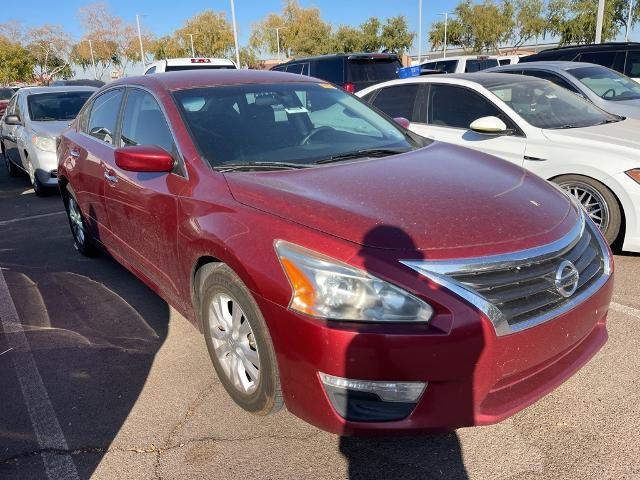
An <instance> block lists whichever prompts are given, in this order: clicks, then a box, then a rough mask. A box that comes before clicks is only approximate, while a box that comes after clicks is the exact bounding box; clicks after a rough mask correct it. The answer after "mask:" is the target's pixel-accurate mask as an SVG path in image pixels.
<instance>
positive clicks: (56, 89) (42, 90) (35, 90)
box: [18, 85, 98, 95]
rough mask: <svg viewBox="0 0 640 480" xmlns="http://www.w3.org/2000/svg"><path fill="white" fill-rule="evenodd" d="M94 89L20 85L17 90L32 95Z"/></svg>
mask: <svg viewBox="0 0 640 480" xmlns="http://www.w3.org/2000/svg"><path fill="white" fill-rule="evenodd" d="M96 90H98V89H97V88H96V87H89V86H77V85H73V86H72V85H65V86H60V87H22V88H21V89H20V90H18V91H19V92H20V93H22V92H24V93H26V94H27V95H32V94H36V93H55V92H95V91H96Z"/></svg>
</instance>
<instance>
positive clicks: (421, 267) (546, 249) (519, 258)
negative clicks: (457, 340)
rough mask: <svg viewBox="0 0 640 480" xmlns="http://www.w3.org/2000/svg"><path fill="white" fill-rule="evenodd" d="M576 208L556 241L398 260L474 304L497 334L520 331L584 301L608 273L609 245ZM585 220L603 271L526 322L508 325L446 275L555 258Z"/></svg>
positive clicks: (492, 308) (577, 236)
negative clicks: (497, 251) (505, 250)
mask: <svg viewBox="0 0 640 480" xmlns="http://www.w3.org/2000/svg"><path fill="white" fill-rule="evenodd" d="M579 211H580V214H579V215H580V217H579V220H578V222H577V223H576V225H575V226H574V227H573V228H572V229H571V231H569V233H567V234H566V235H565V236H563V237H562V238H560V239H559V240H556V241H555V242H552V243H549V244H547V245H544V246H541V247H535V248H531V249H527V250H521V251H518V252H513V253H509V254H506V255H494V256H488V257H478V258H464V259H456V260H434V261H429V260H417V261H416V260H401V261H400V263H402V264H403V265H406V266H407V267H409V268H411V269H412V270H415V271H416V272H418V273H420V274H421V275H424V276H425V277H427V278H428V279H429V280H431V281H433V282H435V283H437V284H439V285H441V286H443V287H445V288H447V289H448V290H450V291H451V292H453V293H455V294H456V295H458V296H460V297H461V298H463V299H464V300H466V301H467V302H469V303H470V304H472V305H473V306H475V307H476V308H477V309H478V310H480V311H481V312H482V313H484V314H485V315H486V316H487V318H488V319H489V320H490V321H491V323H493V326H494V328H495V331H496V335H498V336H504V335H509V334H512V333H516V332H520V331H522V330H526V329H528V328H531V327H534V326H536V325H539V324H541V323H545V322H547V321H549V320H551V319H553V318H556V317H558V316H560V315H562V314H564V313H566V312H568V311H569V310H571V309H573V308H575V307H576V306H577V305H578V304H580V303H582V302H584V301H585V300H586V299H587V298H589V297H591V296H592V295H593V294H594V293H596V292H597V291H598V290H599V289H600V288H602V286H603V285H604V284H605V283H606V282H607V280H608V279H609V277H610V276H611V255H610V253H609V247H608V246H607V244H606V242H605V241H604V239H603V237H602V235H601V234H600V232H599V231H598V227H596V226H595V224H593V223H592V222H591V220H588V219H586V217H585V215H584V213H583V211H582V209H579ZM587 222H588V223H589V229H590V230H591V231H592V233H593V234H594V236H595V238H596V239H597V242H598V245H599V247H600V249H601V251H602V260H603V263H604V268H603V274H602V275H601V276H600V278H598V279H597V280H596V281H595V282H594V283H593V284H592V285H591V286H589V288H587V289H586V290H584V291H582V292H580V293H579V294H578V295H576V296H575V297H573V298H571V299H570V300H567V301H566V302H564V303H563V304H562V305H560V306H559V307H557V308H555V309H553V310H551V311H549V312H547V313H544V314H542V315H539V316H537V317H534V318H531V319H529V320H527V321H524V322H519V323H517V324H515V325H509V323H508V321H507V318H506V317H505V316H504V315H503V314H502V312H501V311H500V310H499V309H498V308H497V307H496V306H495V305H493V304H492V303H490V302H488V301H487V300H485V299H484V298H482V297H481V296H480V295H478V294H477V293H476V292H474V291H473V290H472V289H470V288H468V287H466V286H465V285H463V284H461V283H459V282H456V281H455V280H453V279H452V278H451V277H449V276H448V275H449V274H453V273H461V272H472V271H482V270H490V269H495V268H509V267H515V266H517V265H519V264H522V263H525V262H531V263H535V262H540V261H544V260H546V259H549V258H553V257H556V256H558V255H561V254H562V252H563V251H566V250H568V249H570V248H572V247H573V246H574V245H575V244H576V243H577V241H578V240H579V239H580V238H581V236H582V234H583V233H584V229H585V227H586V224H587Z"/></svg>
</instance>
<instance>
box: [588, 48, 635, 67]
mask: <svg viewBox="0 0 640 480" xmlns="http://www.w3.org/2000/svg"><path fill="white" fill-rule="evenodd" d="M625 56H626V55H625V52H622V51H613V50H609V51H604V52H585V53H581V54H580V58H579V60H580V61H581V62H586V63H595V64H596V65H602V66H603V67H607V68H611V69H613V70H616V71H618V72H622V71H624V59H625Z"/></svg>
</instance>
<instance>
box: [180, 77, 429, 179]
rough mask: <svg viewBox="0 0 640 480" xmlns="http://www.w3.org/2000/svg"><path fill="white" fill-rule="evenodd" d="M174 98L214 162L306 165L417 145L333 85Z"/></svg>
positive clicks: (235, 89)
mask: <svg viewBox="0 0 640 480" xmlns="http://www.w3.org/2000/svg"><path fill="white" fill-rule="evenodd" d="M174 97H175V99H176V101H177V104H178V106H179V108H180V110H181V112H182V115H183V118H184V120H185V123H186V124H187V127H188V128H189V130H190V132H191V135H192V138H193V140H194V142H195V144H196V145H197V147H198V149H199V151H200V153H201V155H202V156H203V157H204V158H205V159H206V160H207V161H208V162H209V163H210V164H211V165H212V166H214V167H225V166H230V165H233V166H243V165H246V166H250V165H256V166H257V165H260V166H274V167H277V166H278V165H282V166H288V167H305V166H310V165H312V164H315V163H316V162H320V163H323V162H327V161H333V160H336V161H337V160H339V159H348V158H357V157H358V156H362V157H366V156H369V155H368V154H365V152H372V151H374V150H375V152H376V153H375V154H374V153H371V156H383V155H384V154H385V153H386V154H392V153H398V152H401V151H406V150H410V149H413V148H417V147H418V146H419V145H418V142H417V141H414V140H412V138H411V137H410V136H409V135H407V134H405V133H404V132H403V131H402V130H401V129H400V128H399V127H398V126H397V125H396V124H395V123H393V122H391V121H389V120H387V119H386V118H384V117H383V116H381V115H380V114H378V113H376V112H375V111H373V110H372V109H371V108H369V107H368V106H367V105H365V104H364V103H362V102H361V101H360V100H358V99H356V98H355V97H353V96H351V95H349V94H347V93H346V92H344V91H343V90H341V89H339V88H336V87H334V86H333V85H332V84H329V83H279V84H249V85H232V86H222V87H206V88H194V89H188V90H180V91H177V92H175V93H174ZM392 150H393V152H392ZM358 154H362V155H358ZM265 164H266V165H265Z"/></svg>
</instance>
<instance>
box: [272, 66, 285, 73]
mask: <svg viewBox="0 0 640 480" xmlns="http://www.w3.org/2000/svg"><path fill="white" fill-rule="evenodd" d="M285 68H286V67H284V66H283V65H278V66H277V67H273V68H272V69H271V70H273V71H275V72H284V69H285Z"/></svg>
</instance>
